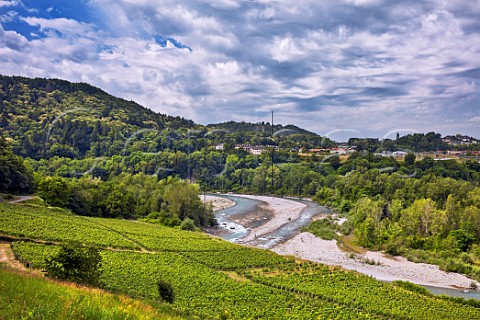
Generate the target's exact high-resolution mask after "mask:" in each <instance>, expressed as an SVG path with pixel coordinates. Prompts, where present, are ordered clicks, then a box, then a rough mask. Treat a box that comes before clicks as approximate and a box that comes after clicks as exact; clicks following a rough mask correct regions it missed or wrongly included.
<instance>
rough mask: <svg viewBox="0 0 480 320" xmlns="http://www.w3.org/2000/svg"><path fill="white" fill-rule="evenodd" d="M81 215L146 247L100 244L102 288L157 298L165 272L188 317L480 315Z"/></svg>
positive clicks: (49, 249)
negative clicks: (131, 248)
mask: <svg viewBox="0 0 480 320" xmlns="http://www.w3.org/2000/svg"><path fill="white" fill-rule="evenodd" d="M22 210H23V213H20V212H18V215H21V214H26V213H28V211H29V210H30V211H32V216H35V214H36V213H34V212H33V211H34V210H32V209H29V208H23V209H22ZM65 216H67V215H65ZM70 217H73V218H74V217H75V216H71V215H70ZM78 218H81V220H84V221H85V222H89V223H95V224H96V225H97V226H98V228H99V229H100V228H101V230H103V232H104V233H106V234H108V233H109V232H111V233H115V234H117V235H119V236H121V237H124V239H126V240H128V241H130V242H131V243H132V244H134V243H135V244H137V245H138V244H141V245H142V248H143V249H142V250H139V249H137V250H136V251H133V250H128V251H118V250H110V248H109V245H101V247H102V248H103V249H102V250H101V251H100V255H101V257H102V267H101V270H102V273H101V276H100V277H101V281H102V283H103V284H104V285H105V287H106V288H107V289H109V290H112V291H116V292H122V293H125V294H128V295H129V296H133V297H142V298H147V299H152V300H158V298H159V291H158V285H157V281H158V280H159V279H162V280H164V281H166V282H168V283H170V284H171V285H172V287H173V288H174V290H175V302H174V303H173V304H172V305H171V308H172V309H173V310H175V311H177V312H180V313H181V314H182V315H185V316H187V317H188V316H190V317H199V318H202V319H206V318H207V319H214V318H217V317H222V316H225V314H226V311H228V316H229V317H231V318H234V319H251V318H257V319H285V318H292V319H294V318H299V319H309V318H335V317H339V318H342V319H368V318H370V319H371V318H379V317H380V318H389V319H391V318H421V319H453V318H455V319H463V318H478V317H479V314H478V311H477V310H475V309H474V308H472V307H470V306H467V305H461V304H458V303H455V302H453V301H444V300H438V299H433V298H429V297H424V296H421V295H418V294H415V293H410V294H405V291H404V290H400V289H398V288H395V287H393V286H391V285H390V284H388V283H382V282H378V281H376V280H374V279H372V278H370V277H366V276H362V275H359V274H357V273H353V272H348V271H344V270H340V269H338V268H330V267H326V266H322V265H317V264H314V263H298V262H296V261H294V260H293V259H291V258H286V257H282V256H278V255H275V254H273V253H272V252H269V251H265V250H260V249H252V248H247V247H241V246H238V245H234V244H232V243H228V242H226V241H222V240H220V239H215V238H211V237H209V236H207V235H204V234H201V233H191V232H185V231H182V230H176V229H172V228H165V227H162V226H160V225H154V224H147V223H141V222H133V221H126V220H116V219H102V218H85V217H78ZM45 220H46V221H49V220H48V219H45ZM73 221H75V220H73ZM50 223H51V225H50V226H45V227H46V228H53V229H54V227H55V224H56V221H55V220H52V221H50ZM8 224H13V225H14V222H9V223H8ZM1 225H4V223H2V224H1ZM9 228H10V229H13V227H12V226H9ZM30 228H32V229H33V228H35V227H34V226H31V227H30ZM71 229H72V230H71V234H70V237H75V235H74V234H75V233H79V234H82V233H85V232H87V231H88V232H90V231H89V229H87V230H83V227H82V225H76V224H73V225H72V228H71ZM25 232H28V233H33V230H26V231H25ZM96 240H97V239H96V238H95V237H92V241H96ZM102 242H103V241H99V243H98V245H99V246H100V243H102ZM147 244H148V245H147ZM14 248H15V252H16V253H17V254H18V255H20V258H21V259H23V260H28V261H32V262H35V261H37V260H41V259H45V258H49V257H51V256H52V255H53V256H55V255H56V252H58V251H60V248H59V247H56V246H52V245H43V244H34V243H25V242H23V243H20V242H18V243H15V246H14ZM146 250H149V252H146ZM239 280H240V281H239Z"/></svg>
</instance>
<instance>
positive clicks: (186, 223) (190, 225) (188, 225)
mask: <svg viewBox="0 0 480 320" xmlns="http://www.w3.org/2000/svg"><path fill="white" fill-rule="evenodd" d="M180 229H182V230H187V231H193V230H195V223H194V222H193V220H192V219H190V218H185V220H183V222H182V224H181V225H180Z"/></svg>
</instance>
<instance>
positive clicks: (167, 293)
mask: <svg viewBox="0 0 480 320" xmlns="http://www.w3.org/2000/svg"><path fill="white" fill-rule="evenodd" d="M157 287H158V296H159V299H160V301H164V302H168V303H173V301H174V300H175V293H174V292H173V287H172V285H171V284H170V283H169V282H167V281H165V280H162V279H160V280H158V281H157Z"/></svg>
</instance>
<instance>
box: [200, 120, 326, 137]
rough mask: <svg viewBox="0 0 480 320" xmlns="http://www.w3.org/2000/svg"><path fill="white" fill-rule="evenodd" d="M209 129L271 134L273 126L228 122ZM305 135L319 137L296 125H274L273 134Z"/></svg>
mask: <svg viewBox="0 0 480 320" xmlns="http://www.w3.org/2000/svg"><path fill="white" fill-rule="evenodd" d="M207 127H209V128H214V129H225V130H227V131H229V132H261V133H267V134H271V131H272V126H271V124H270V123H269V122H258V123H251V122H244V121H242V122H235V121H228V122H222V123H213V124H209V125H207ZM287 133H289V134H305V135H312V136H317V137H318V135H317V134H316V133H313V132H310V131H307V130H305V129H302V128H299V127H297V126H294V125H291V124H289V125H286V126H283V125H281V124H274V126H273V134H274V135H279V134H287Z"/></svg>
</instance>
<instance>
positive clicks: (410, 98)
mask: <svg viewBox="0 0 480 320" xmlns="http://www.w3.org/2000/svg"><path fill="white" fill-rule="evenodd" d="M0 74H4V75H22V76H28V77H42V78H60V79H65V80H69V81H73V82H86V83H89V84H92V85H95V86H98V87H100V88H101V89H103V90H105V91H106V92H108V93H110V94H113V95H115V96H118V97H122V98H125V99H128V100H134V101H136V102H138V103H139V104H141V105H143V106H145V107H147V108H150V109H152V110H154V111H157V112H161V113H166V114H170V115H174V116H177V115H178V116H182V117H184V118H188V119H193V120H194V121H195V122H197V123H201V124H208V123H216V122H223V121H229V120H234V121H248V122H257V121H265V122H267V121H269V120H270V117H271V115H270V114H271V111H274V114H275V120H274V122H275V123H282V124H284V125H285V124H294V125H297V126H299V127H302V128H305V129H308V130H310V131H313V132H316V133H318V134H321V135H324V136H328V137H330V138H332V139H334V140H342V139H344V138H345V137H353V136H356V137H362V136H364V137H378V138H394V137H395V135H396V133H397V132H399V133H400V135H405V134H409V133H413V132H424V133H426V132H430V131H435V132H439V133H442V134H443V135H447V134H456V133H461V134H467V135H470V136H474V137H476V138H480V1H479V0H455V1H443V0H442V1H441V0H424V1H417V0H335V1H330V0H327V1H320V0H297V1H291V0H238V1H235V0H191V1H174V0H162V1H157V0H69V1H64V0H53V1H44V0H0Z"/></svg>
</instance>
